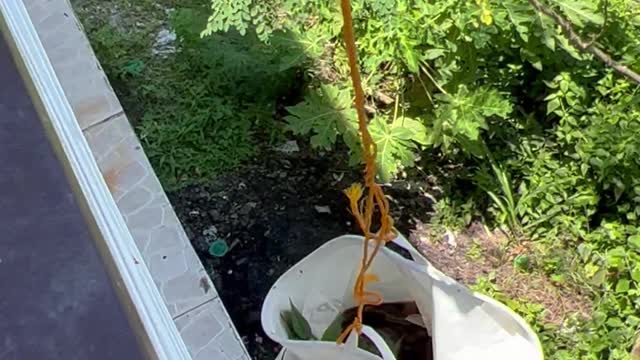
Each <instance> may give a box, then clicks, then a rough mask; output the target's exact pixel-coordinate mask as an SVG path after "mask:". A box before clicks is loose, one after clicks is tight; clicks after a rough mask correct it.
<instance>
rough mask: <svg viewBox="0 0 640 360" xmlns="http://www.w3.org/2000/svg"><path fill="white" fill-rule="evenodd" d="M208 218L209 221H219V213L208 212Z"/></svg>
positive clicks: (213, 210) (214, 211) (216, 211)
mask: <svg viewBox="0 0 640 360" xmlns="http://www.w3.org/2000/svg"><path fill="white" fill-rule="evenodd" d="M209 216H211V220H213V221H217V220H219V219H220V212H219V211H218V210H216V209H212V210H209Z"/></svg>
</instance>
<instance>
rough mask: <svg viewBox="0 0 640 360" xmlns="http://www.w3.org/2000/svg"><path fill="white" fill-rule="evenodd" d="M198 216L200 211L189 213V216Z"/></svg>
mask: <svg viewBox="0 0 640 360" xmlns="http://www.w3.org/2000/svg"><path fill="white" fill-rule="evenodd" d="M198 215H200V211H198V210H191V211H189V216H198Z"/></svg>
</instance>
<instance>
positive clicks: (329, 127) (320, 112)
mask: <svg viewBox="0 0 640 360" xmlns="http://www.w3.org/2000/svg"><path fill="white" fill-rule="evenodd" d="M287 111H288V112H289V115H288V116H286V117H285V120H286V121H287V128H288V129H289V130H290V131H292V132H293V133H294V134H298V135H306V134H309V133H312V136H311V145H312V146H313V147H314V148H319V149H324V150H330V149H331V147H332V146H333V144H335V142H336V138H337V135H338V134H339V133H340V134H345V133H348V132H351V133H353V132H355V131H356V129H357V120H356V114H355V111H354V110H353V109H352V108H351V94H350V92H349V90H344V89H339V88H338V87H337V86H333V85H322V86H321V87H320V88H319V89H317V90H315V91H313V92H311V93H310V94H309V95H307V96H306V97H305V99H304V101H303V102H301V103H299V104H297V105H294V106H290V107H288V108H287Z"/></svg>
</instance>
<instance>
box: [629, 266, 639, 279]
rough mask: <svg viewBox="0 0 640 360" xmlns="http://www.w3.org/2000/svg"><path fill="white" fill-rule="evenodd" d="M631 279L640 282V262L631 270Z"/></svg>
mask: <svg viewBox="0 0 640 360" xmlns="http://www.w3.org/2000/svg"><path fill="white" fill-rule="evenodd" d="M631 279H633V281H635V282H637V283H640V264H636V265H635V266H634V267H633V269H632V270H631Z"/></svg>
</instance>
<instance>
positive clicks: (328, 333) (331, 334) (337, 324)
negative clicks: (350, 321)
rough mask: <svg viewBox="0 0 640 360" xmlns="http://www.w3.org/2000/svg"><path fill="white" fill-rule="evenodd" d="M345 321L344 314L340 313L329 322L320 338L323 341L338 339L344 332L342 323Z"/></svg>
mask: <svg viewBox="0 0 640 360" xmlns="http://www.w3.org/2000/svg"><path fill="white" fill-rule="evenodd" d="M343 322H344V316H343V315H342V314H338V315H337V316H336V317H335V319H333V321H332V322H331V324H329V326H328V327H327V329H326V330H325V331H324V333H322V337H321V338H320V340H322V341H336V340H338V337H339V336H340V334H341V333H342V323H343Z"/></svg>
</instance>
